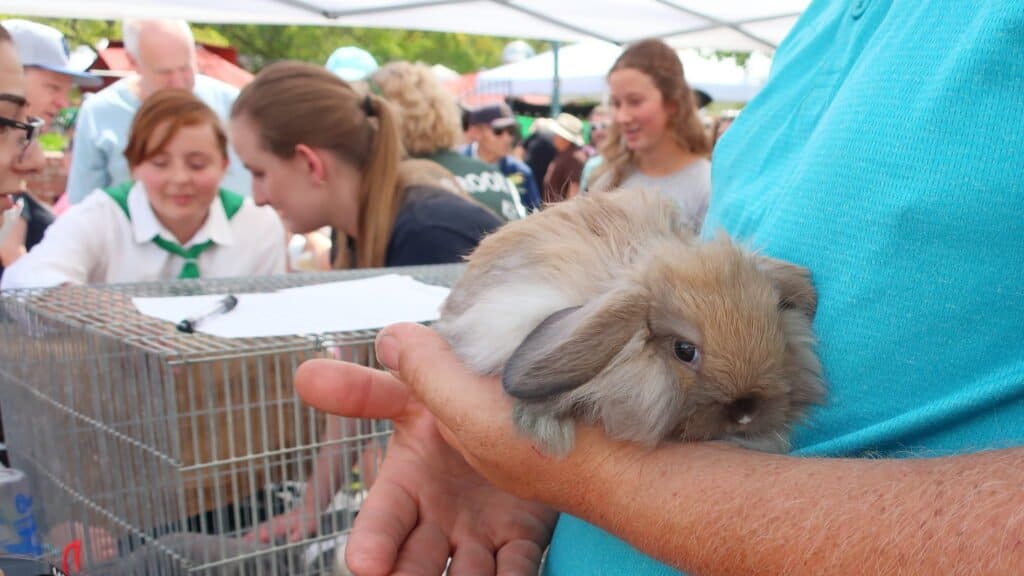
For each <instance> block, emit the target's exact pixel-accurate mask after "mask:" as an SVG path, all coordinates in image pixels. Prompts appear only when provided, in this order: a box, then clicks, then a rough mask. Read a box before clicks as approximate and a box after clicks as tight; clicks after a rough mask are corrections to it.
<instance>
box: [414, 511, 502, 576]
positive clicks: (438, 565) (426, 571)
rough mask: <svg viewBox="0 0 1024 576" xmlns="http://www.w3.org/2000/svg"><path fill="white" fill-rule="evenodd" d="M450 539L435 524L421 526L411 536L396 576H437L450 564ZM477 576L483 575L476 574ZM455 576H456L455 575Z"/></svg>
mask: <svg viewBox="0 0 1024 576" xmlns="http://www.w3.org/2000/svg"><path fill="white" fill-rule="evenodd" d="M448 550H449V548H448V537H447V536H445V534H444V532H443V531H442V530H441V529H440V528H438V527H437V526H435V525H433V524H420V525H419V526H417V527H416V529H415V530H413V532H412V534H410V535H409V539H408V540H406V541H405V544H404V545H403V546H402V550H401V552H399V554H398V561H397V562H396V563H395V574H396V575H401V576H436V575H437V574H441V573H443V572H444V567H445V565H446V564H448ZM475 574H483V573H482V572H475ZM453 576H454V575H453Z"/></svg>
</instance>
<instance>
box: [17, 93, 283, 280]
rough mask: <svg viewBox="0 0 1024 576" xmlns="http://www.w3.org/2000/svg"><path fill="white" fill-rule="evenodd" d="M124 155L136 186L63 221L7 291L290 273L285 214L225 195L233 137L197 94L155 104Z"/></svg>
mask: <svg viewBox="0 0 1024 576" xmlns="http://www.w3.org/2000/svg"><path fill="white" fill-rule="evenodd" d="M124 154H125V157H126V158H127V159H128V165H129V166H130V167H131V171H132V178H133V179H134V180H133V181H131V182H125V183H122V184H120V185H118V186H113V187H111V188H108V189H105V190H96V191H94V192H93V193H92V194H90V195H89V197H88V198H86V200H85V201H83V202H82V203H81V204H79V205H76V206H74V207H72V208H71V209H70V210H68V211H67V212H66V213H65V214H64V215H62V216H61V217H60V218H58V219H57V220H56V222H54V224H53V225H52V226H50V228H49V229H48V230H47V232H46V236H45V237H44V238H43V241H42V242H40V243H39V244H37V245H36V246H35V247H34V248H33V249H32V250H31V251H30V252H29V253H28V254H27V255H25V256H24V257H22V258H21V259H19V260H18V261H17V262H15V263H14V265H12V266H11V267H10V268H8V269H7V271H6V272H5V273H4V276H3V284H2V287H3V288H4V289H8V288H28V287H42V286H55V285H58V284H64V283H113V282H144V281H154V280H170V279H175V278H210V277H232V276H254V275H264V274H278V273H283V272H284V271H285V257H286V252H285V231H284V227H283V226H282V224H281V222H280V220H279V219H278V217H277V214H275V213H274V211H273V210H272V209H271V208H259V207H257V206H256V205H254V204H253V203H252V201H251V200H249V199H243V197H242V196H240V195H238V194H235V193H233V192H230V191H226V190H222V189H219V188H218V186H219V184H220V182H221V179H222V178H223V177H224V172H225V170H226V169H227V164H228V155H227V136H226V134H225V132H224V129H223V128H222V127H221V124H220V120H219V119H218V118H217V115H216V114H215V113H214V112H213V111H212V110H211V109H210V108H208V107H207V106H206V105H205V104H203V102H202V101H200V100H199V99H198V98H196V97H195V96H193V95H192V93H191V92H188V91H184V90H176V89H175V90H164V91H161V92H157V93H156V94H153V95H152V96H150V97H149V98H147V99H146V101H145V102H144V103H143V105H142V107H141V108H139V111H138V112H137V113H136V115H135V118H134V120H133V121H132V128H131V135H130V137H129V140H128V145H127V147H126V148H125V152H124Z"/></svg>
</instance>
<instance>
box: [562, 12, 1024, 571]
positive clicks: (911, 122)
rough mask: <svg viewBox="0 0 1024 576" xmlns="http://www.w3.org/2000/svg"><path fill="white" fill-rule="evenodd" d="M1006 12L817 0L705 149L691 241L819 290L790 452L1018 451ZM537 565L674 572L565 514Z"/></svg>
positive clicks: (1018, 267) (1016, 67) (1020, 47)
mask: <svg viewBox="0 0 1024 576" xmlns="http://www.w3.org/2000/svg"><path fill="white" fill-rule="evenodd" d="M1021 22H1024V3H1020V2H1006V1H1005V0H959V1H950V2H941V3H940V2H931V3H929V2H914V1H911V0H849V1H838V0H815V1H814V2H813V3H812V4H811V5H810V6H809V7H808V9H807V11H806V12H805V14H804V15H803V16H802V17H801V19H800V21H799V22H798V23H797V25H796V27H795V28H794V29H793V31H792V32H791V33H790V35H789V37H788V38H787V39H786V41H785V42H784V43H783V45H782V46H780V48H779V50H778V53H777V54H776V57H775V63H774V69H773V72H772V77H771V79H770V81H769V83H768V85H767V86H766V87H765V89H764V90H763V91H762V92H761V93H760V94H759V95H758V96H757V97H756V98H755V99H754V100H753V101H752V102H751V103H750V104H749V105H748V107H747V108H746V109H745V110H744V111H743V113H742V114H741V115H740V116H739V118H738V119H737V120H736V122H735V123H734V124H733V125H732V127H731V128H730V129H729V131H728V132H727V133H726V134H725V136H724V138H723V139H722V140H721V142H720V143H719V145H718V147H717V149H716V150H715V156H714V160H713V162H712V184H713V194H712V200H711V205H710V207H709V212H708V216H707V219H706V220H705V233H706V234H709V235H710V234H714V232H715V231H716V230H719V229H723V228H724V229H725V230H728V231H729V232H730V233H731V234H732V235H733V236H735V237H737V238H740V239H743V240H744V241H746V242H748V243H749V244H750V245H752V246H753V247H755V248H758V249H761V250H763V251H764V253H766V254H768V255H770V256H774V257H777V258H782V259H785V260H789V261H792V262H795V263H797V264H800V265H802V266H806V267H807V268H809V269H810V270H811V272H812V274H813V279H814V282H815V285H816V287H817V290H818V294H819V307H818V313H817V316H816V318H815V323H814V328H815V331H816V332H817V334H818V338H819V341H820V344H819V346H818V350H819V353H820V355H821V358H822V361H823V364H824V367H825V376H826V380H827V382H828V386H829V398H828V402H827V404H826V405H825V406H823V407H820V408H819V409H817V410H815V411H814V412H813V413H812V414H811V418H810V421H809V422H807V423H805V424H804V425H803V426H802V427H800V428H799V429H798V430H797V432H796V435H795V437H794V439H793V440H794V446H795V448H796V453H797V454H800V455H806V456H824V457H840V456H842V457H911V456H913V457H929V456H941V455H949V454H954V453H962V452H975V451H980V450H987V449H999V448H1006V447H1012V446H1020V445H1022V444H1024V176H1022V170H1024V129H1022V121H1021V119H1020V118H1021V112H1022V111H1024V59H1021V58H1020V55H1021V54H1024V35H1022V34H1021V33H1020V30H1021V29H1020V25H1021ZM695 465H699V463H695ZM681 513H685V511H681ZM681 537H683V536H681ZM546 573H547V574H549V575H552V576H555V575H557V576H563V575H569V574H572V575H574V576H576V575H592V574H644V575H660V574H676V571H675V570H672V569H670V568H668V567H667V566H665V565H663V564H660V563H658V562H655V561H653V560H651V559H650V558H648V557H645V556H643V555H641V554H639V553H638V552H637V551H636V550H635V549H633V548H632V547H630V546H629V545H628V544H625V543H623V542H622V541H620V540H618V539H616V538H613V537H611V536H609V535H608V534H606V533H605V532H603V531H601V530H599V529H597V528H595V527H593V526H591V525H589V524H586V523H584V522H582V521H580V520H578V519H575V518H572V517H569V516H565V515H563V517H562V518H561V519H560V521H559V524H558V527H557V528H556V530H555V535H554V537H553V541H552V544H551V551H550V554H549V557H548V564H547V569H546Z"/></svg>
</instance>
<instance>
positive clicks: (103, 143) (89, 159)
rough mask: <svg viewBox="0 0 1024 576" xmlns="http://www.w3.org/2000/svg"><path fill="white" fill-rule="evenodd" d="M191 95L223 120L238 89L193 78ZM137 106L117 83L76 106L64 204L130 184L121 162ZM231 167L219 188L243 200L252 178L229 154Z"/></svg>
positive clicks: (123, 85)
mask: <svg viewBox="0 0 1024 576" xmlns="http://www.w3.org/2000/svg"><path fill="white" fill-rule="evenodd" d="M192 91H193V93H195V95H196V96H198V97H199V99H200V100H202V101H203V102H205V103H206V105H207V106H209V107H210V108H212V109H213V111H214V112H216V113H217V115H218V116H220V118H221V120H223V121H227V119H228V117H229V115H230V113H231V105H232V103H234V101H235V97H237V96H238V89H236V88H235V87H233V86H231V85H229V84H225V83H224V82H221V81H220V80H216V79H214V78H210V77H208V76H203V75H201V74H197V75H196V83H195V87H194V88H193V89H192ZM140 106H142V102H141V101H140V100H139V98H138V97H137V96H136V95H135V93H134V92H132V91H131V90H130V89H129V88H128V84H127V82H126V80H120V81H118V82H116V83H114V84H112V85H110V86H109V87H107V88H105V89H103V90H101V91H99V92H97V93H96V94H94V95H93V96H91V97H89V98H87V99H86V100H85V102H83V103H82V108H81V110H80V111H79V112H78V120H77V122H76V124H75V144H74V148H73V150H72V156H71V170H70V172H69V173H68V184H67V194H68V200H69V201H71V203H73V204H75V203H78V202H81V201H82V200H83V199H84V198H85V197H86V196H87V195H88V194H90V193H91V192H92V191H93V190H97V189H102V188H108V187H110V186H113V185H115V184H121V183H124V182H127V181H128V180H131V172H130V170H129V169H128V161H127V160H126V159H125V157H124V149H125V146H127V145H128V132H129V130H130V128H131V125H132V118H134V117H135V112H136V111H137V110H138V109H139V107H140ZM229 155H230V157H231V162H230V164H229V165H228V171H227V174H225V176H224V180H223V181H222V183H221V187H222V188H226V189H228V190H230V191H232V192H236V193H238V194H242V195H243V196H252V177H251V176H250V175H249V171H248V170H246V169H245V166H243V165H242V162H241V161H240V160H239V159H238V157H237V156H235V153H234V151H232V150H229Z"/></svg>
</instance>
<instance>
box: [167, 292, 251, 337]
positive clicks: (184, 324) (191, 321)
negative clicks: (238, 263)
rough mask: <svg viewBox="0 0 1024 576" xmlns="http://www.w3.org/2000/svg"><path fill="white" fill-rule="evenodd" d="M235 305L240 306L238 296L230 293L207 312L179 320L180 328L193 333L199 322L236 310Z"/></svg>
mask: <svg viewBox="0 0 1024 576" xmlns="http://www.w3.org/2000/svg"><path fill="white" fill-rule="evenodd" d="M235 306H238V297H237V296H235V295H234V294H228V295H227V296H225V297H224V298H222V299H221V300H220V301H219V302H217V306H216V307H215V308H213V309H212V310H210V311H208V312H206V313H205V314H201V315H199V316H194V317H192V318H185V319H184V320H182V321H181V322H178V330H180V331H182V332H186V333H188V334H191V333H193V332H195V331H196V327H198V326H199V323H200V322H202V321H203V320H206V319H207V318H210V317H212V316H218V315H220V314H227V313H228V312H231V311H232V310H234V309H235Z"/></svg>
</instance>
